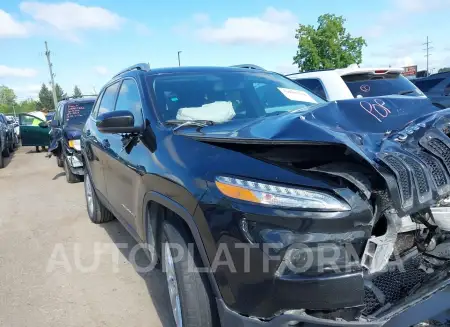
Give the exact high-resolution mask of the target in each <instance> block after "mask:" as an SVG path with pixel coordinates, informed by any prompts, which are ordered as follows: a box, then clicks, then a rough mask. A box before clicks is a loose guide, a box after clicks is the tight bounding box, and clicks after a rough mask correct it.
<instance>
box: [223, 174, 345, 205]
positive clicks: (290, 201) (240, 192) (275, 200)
mask: <svg viewBox="0 0 450 327" xmlns="http://www.w3.org/2000/svg"><path fill="white" fill-rule="evenodd" d="M216 186H217V188H218V189H219V190H220V192H222V193H223V194H224V195H226V196H229V197H230V198H234V199H239V200H243V201H248V202H253V203H259V204H266V205H271V206H277V207H287V208H301V209H321V210H327V211H348V210H351V208H350V206H349V205H348V204H347V203H345V202H343V201H341V200H339V199H337V198H335V197H334V196H332V195H329V194H326V193H322V192H319V191H312V190H306V189H300V188H292V187H285V186H280V185H275V184H268V183H259V182H255V181H249V180H243V179H239V178H233V177H224V176H218V177H216Z"/></svg>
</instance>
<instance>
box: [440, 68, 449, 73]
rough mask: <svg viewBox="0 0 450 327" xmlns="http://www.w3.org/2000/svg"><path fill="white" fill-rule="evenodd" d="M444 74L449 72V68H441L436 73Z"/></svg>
mask: <svg viewBox="0 0 450 327" xmlns="http://www.w3.org/2000/svg"><path fill="white" fill-rule="evenodd" d="M446 72H450V67H443V68H441V69H439V71H438V73H446Z"/></svg>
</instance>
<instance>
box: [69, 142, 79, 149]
mask: <svg viewBox="0 0 450 327" xmlns="http://www.w3.org/2000/svg"><path fill="white" fill-rule="evenodd" d="M69 146H70V147H71V148H74V149H75V150H77V151H81V142H80V140H70V141H69Z"/></svg>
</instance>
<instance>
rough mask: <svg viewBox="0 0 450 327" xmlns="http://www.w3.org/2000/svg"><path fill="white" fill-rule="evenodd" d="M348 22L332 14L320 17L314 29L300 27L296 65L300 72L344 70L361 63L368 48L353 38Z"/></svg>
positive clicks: (362, 39)
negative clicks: (363, 53) (345, 24)
mask: <svg viewBox="0 0 450 327" xmlns="http://www.w3.org/2000/svg"><path fill="white" fill-rule="evenodd" d="M345 21H346V20H345V19H344V18H343V17H342V16H336V15H332V14H325V15H321V16H320V17H319V18H318V20H317V22H318V26H317V28H315V27H314V26H312V25H303V24H299V28H298V29H297V32H296V35H295V38H296V39H297V40H298V50H297V54H296V55H295V56H294V64H297V66H298V68H299V70H300V71H309V70H317V69H333V68H345V67H348V66H349V65H351V64H355V63H356V64H360V63H361V62H362V49H363V47H364V46H367V43H366V41H365V40H364V38H362V37H352V36H351V35H350V33H348V32H347V30H346V28H345V27H344V23H345Z"/></svg>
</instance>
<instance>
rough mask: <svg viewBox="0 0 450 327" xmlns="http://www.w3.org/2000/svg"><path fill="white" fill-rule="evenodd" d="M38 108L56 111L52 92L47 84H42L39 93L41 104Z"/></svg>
mask: <svg viewBox="0 0 450 327" xmlns="http://www.w3.org/2000/svg"><path fill="white" fill-rule="evenodd" d="M37 108H38V109H43V108H46V109H48V110H53V109H54V104H53V94H52V91H50V89H49V88H48V87H47V85H45V83H42V86H41V90H40V91H39V104H38V107H37Z"/></svg>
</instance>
